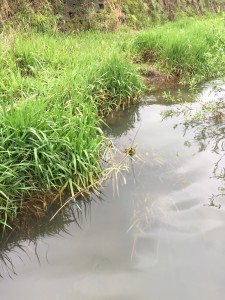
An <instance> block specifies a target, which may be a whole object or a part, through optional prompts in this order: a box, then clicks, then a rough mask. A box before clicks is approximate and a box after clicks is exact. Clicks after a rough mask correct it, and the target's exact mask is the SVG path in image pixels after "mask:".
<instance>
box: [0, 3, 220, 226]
mask: <svg viewBox="0 0 225 300" xmlns="http://www.w3.org/2000/svg"><path fill="white" fill-rule="evenodd" d="M18 3H20V4H21V5H19V6H18V5H15V1H14V2H13V1H10V0H4V1H3V4H4V5H2V7H0V9H1V10H0V22H1V26H2V27H1V32H2V33H1V35H0V174H1V176H0V223H1V224H2V226H3V227H5V226H9V225H10V224H12V222H13V220H14V219H15V218H16V216H17V215H18V212H19V211H21V208H23V207H24V204H25V203H28V202H29V203H31V206H33V207H34V209H37V210H38V209H40V207H42V208H46V209H47V208H48V206H49V203H51V202H52V201H53V200H54V199H56V198H57V199H60V201H61V199H62V197H63V194H64V192H66V193H68V192H69V193H70V194H71V195H74V194H75V193H76V192H77V191H81V190H82V189H85V188H87V187H88V186H90V185H92V184H94V183H95V182H96V181H98V180H99V179H100V178H101V177H102V176H103V173H104V171H103V168H102V164H101V158H102V157H103V156H104V153H105V151H106V150H107V143H106V140H105V137H104V135H103V133H102V131H101V123H102V119H103V117H104V116H105V115H106V114H107V113H110V112H111V111H113V110H116V109H119V108H123V107H125V106H126V105H128V104H130V103H132V102H134V101H136V100H137V99H138V98H139V97H140V95H141V94H142V93H143V91H144V85H143V83H142V78H141V77H140V75H139V71H138V70H139V69H141V68H142V65H143V63H144V64H145V67H146V68H149V67H150V68H151V67H153V69H155V70H159V71H160V72H161V73H165V74H166V76H167V77H168V78H170V77H173V78H174V77H176V78H177V80H179V81H181V82H182V83H185V84H186V83H188V84H195V83H197V82H199V81H202V80H205V79H207V78H212V77H218V76H219V77H221V76H223V74H224V71H225V67H224V65H225V64H224V63H225V47H224V45H225V40H224V37H223V36H224V27H223V25H224V24H223V19H222V18H221V17H216V18H214V19H210V18H201V19H200V18H198V19H196V18H191V19H187V18H181V19H178V20H177V21H175V22H174V23H166V24H164V25H163V24H161V25H155V26H152V27H150V28H148V29H147V30H146V29H145V30H142V31H140V32H134V31H131V30H130V29H129V28H128V27H126V26H127V25H129V26H131V27H132V28H139V27H142V25H143V26H144V25H145V26H147V25H149V24H150V23H151V24H153V23H152V21H153V19H154V20H155V21H156V20H158V21H159V19H160V20H161V21H162V20H164V21H165V20H166V19H167V18H170V15H169V13H171V9H172V12H173V15H174V16H175V15H176V14H177V15H178V13H176V9H175V7H172V8H171V6H169V7H167V6H164V4H163V1H162V2H161V1H158V2H157V3H158V4H157V3H156V2H154V1H151V5H152V6H151V5H150V3H149V5H147V6H146V5H144V4H145V3H144V2H142V1H136V2H134V1H128V0H126V1H121V2H119V1H114V2H113V1H106V2H105V9H104V10H103V11H101V12H96V14H94V13H93V14H92V17H93V18H90V15H86V14H87V11H86V10H85V12H83V13H84V14H85V16H86V18H84V20H86V21H85V22H86V23H85V24H86V25H85V24H83V23H80V21H79V18H78V14H75V15H74V16H73V17H72V18H71V20H69V21H64V20H63V18H62V15H60V13H62V12H63V6H62V5H61V4H62V2H61V1H51V2H49V1H47V0H46V1H41V2H40V1H33V2H29V1H26V0H20V1H18ZM18 3H17V4H18ZM85 3H86V4H87V3H88V1H86V2H85ZM179 3H180V4H181V3H183V2H182V1H180V2H179ZM150 6H151V7H152V10H151V12H150V11H149V9H150ZM218 7H219V6H218ZM218 7H217V8H218ZM163 8H164V9H165V10H164V13H165V14H163ZM178 8H179V9H178ZM177 9H178V10H179V12H180V13H181V12H183V10H182V9H181V6H178V7H177ZM214 10H216V9H214ZM53 11H55V15H54V14H53ZM160 11H161V13H160ZM196 11H198V10H197V9H196ZM137 12H139V14H138V13H137ZM154 12H155V15H154ZM158 12H159V13H160V16H161V17H160V18H157V14H158ZM89 13H90V12H89ZM202 13H203V6H202V10H201V11H198V13H197V14H202ZM145 14H146V16H147V14H149V16H151V17H150V18H149V19H146V18H144V16H145ZM153 15H154V18H153ZM137 16H138V18H137ZM165 16H166V17H165ZM138 19H140V20H142V21H140V22H142V23H140V22H139V21H138ZM170 19H171V18H170ZM150 21H151V22H150ZM149 22H150V23H149ZM78 23H79V24H80V25H79V26H80V27H79V26H78V27H77V24H78ZM84 25H85V26H84ZM121 25H123V26H121ZM124 25H126V26H124ZM68 28H69V31H68V32H66V33H62V32H60V30H64V31H65V30H66V29H68ZM82 28H86V29H87V28H89V29H90V28H98V29H100V30H101V32H100V31H93V32H85V33H84V32H83V33H76V34H74V31H79V30H80V29H82ZM118 28H121V31H117V32H114V33H112V32H111V33H110V32H102V31H103V30H104V31H105V30H114V29H118ZM132 60H133V61H134V62H135V63H136V64H134V63H132ZM153 77H154V72H153Z"/></svg>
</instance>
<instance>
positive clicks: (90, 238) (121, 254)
mask: <svg viewBox="0 0 225 300" xmlns="http://www.w3.org/2000/svg"><path fill="white" fill-rule="evenodd" d="M210 88H212V85H206V86H205V87H204V88H203V91H202V93H201V94H199V95H198V96H197V97H203V96H204V97H205V95H207V93H208V95H209V94H210V95H211V93H209V89H210ZM157 98H159V100H160V99H161V98H160V96H159V95H155V96H154V98H153V97H152V96H151V97H150V98H147V99H145V101H143V102H142V103H140V105H137V106H133V107H131V108H129V109H127V110H126V111H122V112H119V113H116V114H114V116H113V117H110V118H109V119H108V120H107V121H108V124H109V125H110V127H111V129H109V128H108V129H107V128H106V129H105V130H106V132H107V134H108V136H110V137H112V138H113V139H114V142H115V144H116V146H117V147H118V148H119V149H120V150H121V152H123V151H124V149H125V148H126V147H129V146H130V145H131V144H133V145H134V146H136V149H137V155H138V158H136V159H135V161H133V160H130V163H129V164H130V168H129V172H124V173H123V176H124V177H125V178H126V183H125V180H123V178H122V177H120V180H119V188H118V190H119V192H116V190H115V188H114V187H113V185H112V184H107V185H105V187H104V189H103V190H102V193H103V194H102V195H101V199H98V198H97V197H96V196H92V202H91V205H87V206H86V209H84V206H82V205H81V206H82V208H81V211H80V213H79V218H78V220H77V221H78V223H79V226H78V225H77V223H76V222H72V221H71V220H72V218H71V215H69V216H67V217H65V216H64V217H63V216H59V217H58V219H57V221H56V222H55V224H54V225H51V226H53V228H52V229H51V230H52V231H51V230H50V229H48V230H47V229H46V230H44V231H43V232H41V234H40V233H38V235H37V237H36V238H35V242H32V241H29V240H19V238H18V237H17V245H16V243H15V244H14V240H15V239H16V238H14V240H13V239H12V240H10V242H8V244H9V247H8V248H9V250H10V251H2V254H1V255H2V257H5V259H6V258H7V259H9V260H10V262H11V264H12V265H11V267H12V266H13V268H14V270H15V272H16V273H17V275H15V274H13V272H12V269H11V270H10V268H9V265H10V264H9V263H7V265H8V267H6V265H5V264H4V263H2V270H1V274H2V275H3V278H2V279H0V289H1V299H2V300H14V299H17V300H20V299H21V300H26V299H27V300H28V299H29V300H30V299H32V300H36V299H38V300H39V299H42V300H51V299H54V300H71V299H76V300H108V299H109V300H111V299H112V300H128V299H129V300H137V299H138V300H149V299H155V300H165V299H166V300H180V299H182V300H201V299H202V300H212V299H216V300H223V299H224V294H225V286H224V282H225V272H224V270H225V255H224V254H225V234H224V232H225V206H224V199H223V197H217V198H216V199H215V202H216V203H220V204H221V208H220V209H218V208H217V207H211V206H208V203H209V198H210V197H211V195H212V194H214V195H217V194H218V193H219V190H220V188H221V185H223V180H218V178H213V174H212V172H213V169H214V167H215V163H216V162H217V161H218V159H219V158H220V155H221V154H220V153H219V154H218V153H214V152H212V150H211V148H210V147H207V148H206V149H205V150H204V151H200V152H199V144H198V142H197V141H196V139H195V128H193V129H190V130H189V131H188V132H186V134H184V130H183V127H182V126H177V127H176V128H174V125H176V124H178V123H180V119H179V117H173V118H171V119H167V120H164V121H162V117H161V112H162V111H163V110H165V109H167V106H165V105H162V104H158V103H157ZM152 99H154V101H152ZM148 100H149V101H148ZM155 100H156V101H155ZM159 102H160V103H161V102H162V101H161V100H160V101H159ZM82 212H83V213H82ZM68 220H70V221H68ZM46 224H47V225H46V226H45V228H46V227H47V228H48V223H46ZM63 229H64V230H63ZM6 244H7V242H6ZM18 245H19V246H20V247H18ZM5 249H6V248H5ZM10 277H11V278H10Z"/></svg>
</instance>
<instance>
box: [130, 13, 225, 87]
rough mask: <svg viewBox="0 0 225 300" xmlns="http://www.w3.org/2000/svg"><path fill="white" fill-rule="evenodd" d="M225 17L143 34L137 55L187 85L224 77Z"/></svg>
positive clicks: (166, 26)
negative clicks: (224, 18)
mask: <svg viewBox="0 0 225 300" xmlns="http://www.w3.org/2000/svg"><path fill="white" fill-rule="evenodd" d="M224 33H225V29H224V20H223V18H218V17H217V18H211V19H210V18H207V19H206V18H202V19H198V20H197V19H194V18H189V19H187V18H186V19H181V20H178V21H175V22H174V23H167V24H164V25H160V26H157V27H155V28H152V29H149V30H147V31H144V32H141V33H140V34H139V35H138V36H137V38H136V39H135V41H134V43H133V52H134V53H135V54H136V55H137V56H138V57H139V59H140V60H141V61H145V62H148V63H150V64H152V65H155V66H156V67H157V68H159V69H161V70H163V71H164V72H165V73H166V74H167V76H168V77H169V76H176V77H178V78H179V80H181V81H183V82H184V83H189V82H190V81H192V82H199V81H202V80H205V79H207V78H212V77H218V76H222V75H224V72H225V47H224V44H225V39H224Z"/></svg>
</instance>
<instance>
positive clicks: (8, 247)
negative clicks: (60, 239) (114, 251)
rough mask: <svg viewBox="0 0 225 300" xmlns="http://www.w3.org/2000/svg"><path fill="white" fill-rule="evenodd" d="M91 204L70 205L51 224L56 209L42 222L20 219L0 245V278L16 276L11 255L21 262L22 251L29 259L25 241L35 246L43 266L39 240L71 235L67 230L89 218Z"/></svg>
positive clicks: (37, 256)
mask: <svg viewBox="0 0 225 300" xmlns="http://www.w3.org/2000/svg"><path fill="white" fill-rule="evenodd" d="M90 203H91V202H90V201H89V200H80V201H79V208H78V207H77V206H76V205H70V207H67V208H66V209H64V210H63V212H62V213H60V214H58V215H57V216H56V217H55V218H54V220H53V221H52V222H49V219H50V216H51V214H52V213H53V212H54V210H55V209H56V208H54V210H52V211H51V212H49V213H48V215H45V216H44V218H42V219H41V220H38V219H35V218H34V217H33V216H31V217H30V218H29V217H28V216H24V215H22V216H21V218H18V221H17V224H16V226H17V227H16V229H15V231H11V230H10V231H9V232H7V231H6V232H5V235H4V238H2V240H1V243H0V264H1V269H2V271H0V276H1V277H3V276H5V275H8V276H9V277H12V276H13V275H16V270H15V268H14V265H13V260H12V259H11V254H13V255H16V256H17V257H18V258H19V260H21V261H22V257H21V256H20V254H19V253H20V252H21V251H22V255H24V254H25V255H27V256H28V257H29V254H28V251H27V247H26V246H24V242H25V241H29V243H32V244H33V245H34V254H35V256H36V258H37V260H38V262H39V263H40V264H41V261H40V258H39V255H38V251H37V245H38V240H40V239H41V238H44V237H46V236H55V235H59V234H62V233H65V234H69V233H68V231H67V228H68V226H69V225H70V224H71V223H75V224H77V225H78V226H79V227H80V226H81V224H82V219H83V217H84V218H86V217H87V214H88V209H89V206H90Z"/></svg>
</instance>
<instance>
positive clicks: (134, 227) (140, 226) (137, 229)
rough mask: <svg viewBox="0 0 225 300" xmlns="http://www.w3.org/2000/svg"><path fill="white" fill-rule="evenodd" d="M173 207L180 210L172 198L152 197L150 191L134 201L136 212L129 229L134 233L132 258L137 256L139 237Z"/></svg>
mask: <svg viewBox="0 0 225 300" xmlns="http://www.w3.org/2000/svg"><path fill="white" fill-rule="evenodd" d="M171 207H173V208H175V210H176V211H178V208H177V206H176V204H175V202H174V201H173V199H171V198H167V199H163V200H160V199H155V200H153V198H152V197H151V195H150V193H148V194H146V195H145V196H144V197H139V198H137V199H136V201H135V202H134V214H133V217H132V220H131V226H130V227H129V229H128V231H132V232H133V234H134V240H133V246H132V252H131V258H133V257H135V256H136V254H137V253H136V249H137V243H138V238H139V237H141V236H143V235H144V234H145V232H149V229H150V228H151V227H152V226H153V225H154V224H155V223H156V222H157V220H158V219H159V218H160V219H162V218H165V217H166V216H167V212H168V210H169V209H171Z"/></svg>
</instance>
